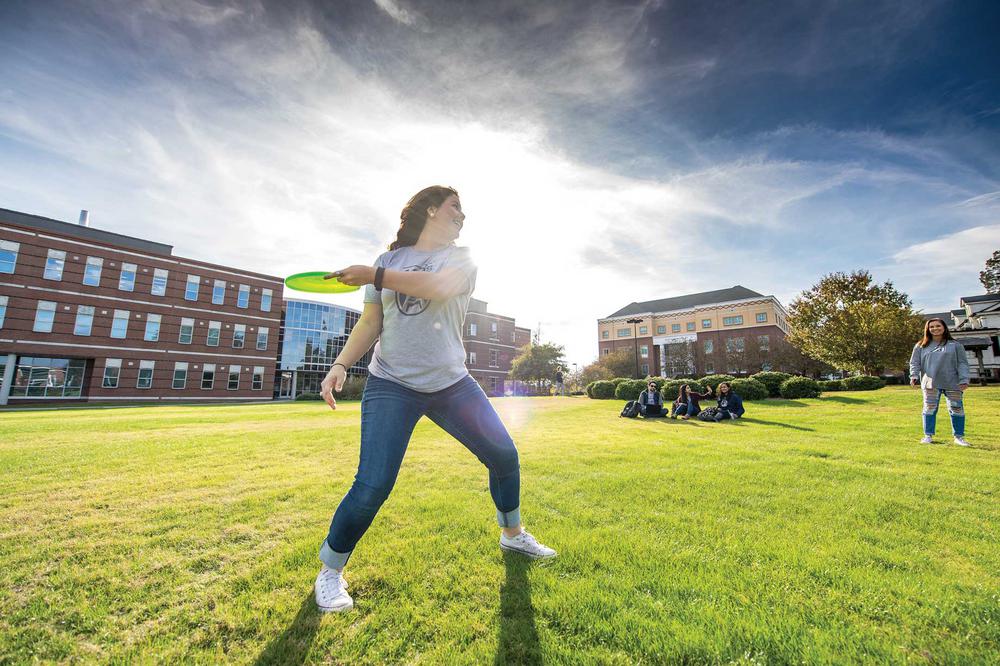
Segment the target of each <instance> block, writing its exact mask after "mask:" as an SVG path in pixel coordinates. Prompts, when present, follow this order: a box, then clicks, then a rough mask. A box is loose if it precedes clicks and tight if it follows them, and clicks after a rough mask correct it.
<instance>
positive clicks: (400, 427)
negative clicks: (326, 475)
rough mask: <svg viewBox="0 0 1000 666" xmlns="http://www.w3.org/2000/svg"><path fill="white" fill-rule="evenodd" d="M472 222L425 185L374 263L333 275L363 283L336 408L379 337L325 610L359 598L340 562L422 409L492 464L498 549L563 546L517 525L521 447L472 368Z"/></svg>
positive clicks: (376, 504)
mask: <svg viewBox="0 0 1000 666" xmlns="http://www.w3.org/2000/svg"><path fill="white" fill-rule="evenodd" d="M464 222H465V215H464V214H463V213H462V204H461V201H460V200H459V198H458V193H457V192H456V191H455V190H453V189H451V188H448V187H439V186H435V187H428V188H426V189H424V190H421V191H420V192H418V193H417V194H415V195H414V196H413V198H412V199H410V201H409V202H408V203H407V204H406V207H405V208H403V212H402V213H401V214H400V225H399V232H398V233H397V235H396V240H395V241H393V243H392V244H391V245H390V246H389V251H388V252H386V253H385V254H383V255H381V256H380V257H379V258H378V259H377V260H376V261H375V265H374V266H349V267H347V268H345V269H343V270H339V271H336V272H334V273H331V274H330V275H329V276H328V277H336V278H339V280H340V281H341V282H343V283H345V284H349V285H364V286H365V299H364V300H365V307H364V311H363V312H362V315H361V319H360V320H359V321H358V323H357V324H356V325H355V326H354V329H353V330H352V331H351V335H350V337H349V338H348V340H347V343H346V344H345V345H344V349H343V351H341V352H340V355H339V356H338V357H337V359H336V361H334V364H333V367H331V368H330V372H329V373H328V374H327V376H326V378H325V379H324V380H323V384H322V390H321V392H320V394H321V395H322V396H323V399H324V400H326V402H327V404H329V405H330V407H331V408H332V409H336V408H337V403H336V400H335V399H334V397H333V393H334V392H336V391H339V390H340V389H341V388H342V387H343V384H344V380H345V378H346V376H347V368H349V367H351V366H352V365H354V363H355V362H356V361H357V360H358V359H359V358H361V357H362V356H363V355H364V354H365V352H367V351H368V350H369V349H370V348H371V346H372V344H373V343H375V351H374V353H373V355H372V360H371V364H370V365H369V366H368V371H369V378H368V383H367V385H366V386H365V392H364V396H363V397H362V399H361V457H360V463H359V465H358V472H357V474H356V475H355V477H354V484H353V485H352V486H351V489H350V490H349V491H348V492H347V495H345V496H344V499H343V500H341V502H340V506H339V507H338V508H337V511H336V513H335V514H334V516H333V520H332V522H331V523H330V532H329V534H328V535H327V537H326V540H325V541H324V542H323V545H322V547H321V548H320V552H319V558H320V560H321V561H322V562H323V565H322V567H321V569H320V572H319V575H318V576H317V577H316V586H315V591H316V604H317V606H319V609H320V610H322V611H344V610H348V609H350V608H351V607H353V605H354V601H353V600H352V599H351V597H350V595H349V594H348V593H347V584H346V583H345V582H344V578H343V575H342V574H343V570H344V566H345V565H346V564H347V561H348V559H349V558H350V557H351V553H352V552H353V551H354V547H355V545H356V544H357V543H358V541H359V540H360V539H361V537H362V536H363V535H364V533H365V531H366V530H367V529H368V527H369V526H370V525H371V523H372V520H373V519H374V518H375V514H376V513H378V510H379V508H380V507H381V506H382V503H383V502H385V500H386V498H387V497H388V496H389V493H390V492H391V491H392V487H393V484H394V483H395V482H396V475H397V474H398V473H399V467H400V464H401V463H402V461H403V454H404V453H405V452H406V446H407V444H408V443H409V441H410V435H411V434H412V433H413V428H414V426H416V424H417V421H418V420H419V419H420V417H421V416H424V415H426V416H427V417H428V418H430V419H431V420H432V421H434V423H436V424H438V425H439V426H441V428H442V429H444V430H445V431H446V432H448V433H449V434H450V435H452V436H453V437H455V439H457V440H458V441H459V442H461V443H462V444H463V445H464V446H465V447H466V448H467V449H469V450H470V451H472V453H473V454H474V455H475V456H476V457H477V458H479V460H480V461H481V462H482V463H483V464H484V465H485V466H486V468H487V470H489V486H490V494H491V496H492V497H493V503H494V504H495V505H496V510H497V522H498V523H499V525H500V527H501V534H500V547H501V548H502V549H504V550H508V551H514V552H518V553H521V554H523V555H526V556H528V557H531V558H545V557H553V556H555V554H556V552H555V551H554V550H552V549H551V548H548V547H546V546H543V545H542V544H540V543H538V541H536V540H535V538H534V537H533V536H531V535H530V534H528V532H526V531H525V530H524V528H523V527H522V526H521V515H520V505H521V501H520V493H521V478H520V467H519V463H518V455H517V449H516V448H515V447H514V442H513V441H512V440H511V438H510V435H509V434H507V429H506V428H505V427H504V425H503V423H502V422H501V421H500V417H499V416H497V413H496V411H494V409H493V406H492V405H490V403H489V401H488V400H487V399H486V394H485V393H483V390H482V389H481V388H480V386H479V384H478V383H476V381H475V380H474V379H473V378H472V377H471V376H470V375H469V373H468V371H467V370H466V368H465V347H464V346H463V344H462V326H463V324H464V321H465V312H466V309H467V307H468V305H469V298H470V296H471V295H472V291H473V289H474V288H475V286H476V266H475V264H473V262H472V259H471V257H470V256H469V251H468V249H467V248H464V247H457V246H456V245H455V240H456V239H457V238H458V235H459V233H461V231H462V226H463V224H464ZM376 341H377V342H376Z"/></svg>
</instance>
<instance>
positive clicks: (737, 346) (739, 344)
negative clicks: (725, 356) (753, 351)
mask: <svg viewBox="0 0 1000 666" xmlns="http://www.w3.org/2000/svg"><path fill="white" fill-rule="evenodd" d="M743 349H744V344H743V338H729V339H728V340H726V351H727V352H729V353H733V352H741V351H743Z"/></svg>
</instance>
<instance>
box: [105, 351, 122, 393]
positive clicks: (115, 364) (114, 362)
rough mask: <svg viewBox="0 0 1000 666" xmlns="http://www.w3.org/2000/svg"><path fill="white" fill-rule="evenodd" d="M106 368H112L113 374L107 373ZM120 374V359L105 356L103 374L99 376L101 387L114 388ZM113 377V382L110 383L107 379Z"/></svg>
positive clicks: (116, 385) (116, 386)
mask: <svg viewBox="0 0 1000 666" xmlns="http://www.w3.org/2000/svg"><path fill="white" fill-rule="evenodd" d="M108 370H114V371H115V372H114V373H113V374H109V373H108ZM121 374H122V360H121V359H120V358H106V359H104V374H103V375H102V376H101V388H106V389H116V388H118V381H119V380H120V379H121ZM109 379H113V380H114V383H110V382H109V381H108V380H109Z"/></svg>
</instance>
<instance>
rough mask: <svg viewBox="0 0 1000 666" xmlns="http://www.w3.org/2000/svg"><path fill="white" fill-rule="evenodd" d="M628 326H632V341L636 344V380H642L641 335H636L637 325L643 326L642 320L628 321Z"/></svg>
mask: <svg viewBox="0 0 1000 666" xmlns="http://www.w3.org/2000/svg"><path fill="white" fill-rule="evenodd" d="M625 323H626V324H632V340H633V341H634V342H635V378H636V379H642V377H640V376H639V335H638V334H637V333H636V329H635V326H636V324H641V323H642V320H641V319H628V320H626V321H625Z"/></svg>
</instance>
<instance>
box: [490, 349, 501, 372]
mask: <svg viewBox="0 0 1000 666" xmlns="http://www.w3.org/2000/svg"><path fill="white" fill-rule="evenodd" d="M490 367H491V368H499V367H500V352H498V351H497V350H496V349H491V350H490Z"/></svg>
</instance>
